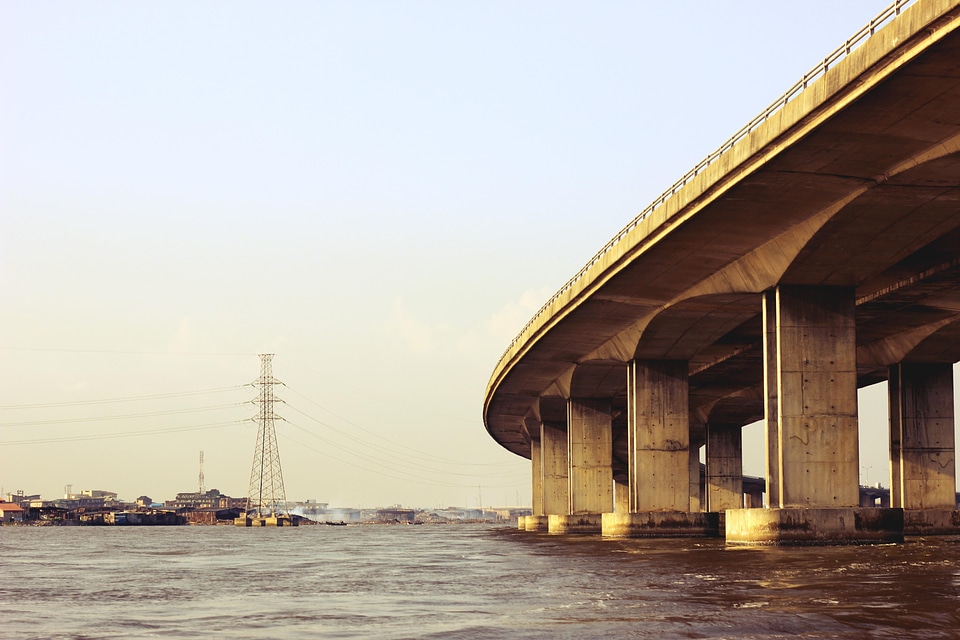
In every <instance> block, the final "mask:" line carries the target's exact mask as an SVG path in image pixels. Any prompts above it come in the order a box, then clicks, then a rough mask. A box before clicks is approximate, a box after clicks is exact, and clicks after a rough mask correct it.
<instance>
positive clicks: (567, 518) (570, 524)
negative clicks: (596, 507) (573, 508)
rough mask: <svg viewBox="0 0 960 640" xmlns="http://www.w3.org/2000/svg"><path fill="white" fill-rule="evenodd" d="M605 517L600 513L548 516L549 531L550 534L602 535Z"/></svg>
mask: <svg viewBox="0 0 960 640" xmlns="http://www.w3.org/2000/svg"><path fill="white" fill-rule="evenodd" d="M604 515H605V514H600V513H578V514H576V515H553V514H551V515H550V516H548V517H549V522H548V524H547V530H548V531H549V532H550V533H600V532H601V531H602V528H603V516H604Z"/></svg>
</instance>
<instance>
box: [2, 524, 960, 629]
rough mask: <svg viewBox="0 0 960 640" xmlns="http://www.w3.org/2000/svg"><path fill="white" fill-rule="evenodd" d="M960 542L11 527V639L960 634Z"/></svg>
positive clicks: (6, 620) (438, 528) (6, 587)
mask: <svg viewBox="0 0 960 640" xmlns="http://www.w3.org/2000/svg"><path fill="white" fill-rule="evenodd" d="M958 609H960V538H957V537H952V538H939V539H937V538H930V539H909V540H908V542H906V543H903V544H899V545H882V546H861V547H827V548H811V547H806V548H773V547H768V548H731V547H726V546H725V545H724V543H723V542H722V541H719V540H707V541H704V540H698V541H695V540H610V539H602V538H599V537H593V536H551V535H548V534H534V533H527V532H522V531H517V530H516V529H511V528H503V527H493V526H483V525H459V526H456V525H448V526H444V525H423V526H399V525H397V526H389V525H373V526H347V527H330V526H314V527H297V528H280V529H276V528H273V529H265V528H249V529H246V528H234V527H128V528H112V527H2V528H0V637H2V638H78V639H79V638H155V637H163V638H211V637H223V638H264V637H269V638H377V639H379V640H387V639H391V638H597V637H610V638H794V637H802V638H886V637H897V638H924V639H927V638H960V612H958Z"/></svg>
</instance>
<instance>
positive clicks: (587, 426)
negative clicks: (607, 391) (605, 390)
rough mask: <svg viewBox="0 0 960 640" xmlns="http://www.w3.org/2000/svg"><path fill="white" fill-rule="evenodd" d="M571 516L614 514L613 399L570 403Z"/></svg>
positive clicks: (575, 399) (568, 406) (588, 399)
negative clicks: (611, 406) (611, 403)
mask: <svg viewBox="0 0 960 640" xmlns="http://www.w3.org/2000/svg"><path fill="white" fill-rule="evenodd" d="M567 444H568V447H569V451H570V459H569V464H570V471H569V476H570V510H569V513H570V514H571V515H577V514H584V513H611V512H613V417H612V412H611V408H610V400H608V399H594V398H571V399H570V401H569V402H568V403H567Z"/></svg>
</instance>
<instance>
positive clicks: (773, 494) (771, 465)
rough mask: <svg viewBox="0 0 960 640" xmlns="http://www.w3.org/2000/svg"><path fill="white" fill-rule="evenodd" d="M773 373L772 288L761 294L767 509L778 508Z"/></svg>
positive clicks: (774, 327)
mask: <svg viewBox="0 0 960 640" xmlns="http://www.w3.org/2000/svg"><path fill="white" fill-rule="evenodd" d="M777 371H778V367H777V292H776V290H775V289H774V290H771V291H767V292H766V293H764V294H763V411H764V423H765V427H766V428H765V430H764V436H765V442H766V448H767V506H769V507H774V508H775V507H780V506H782V505H781V504H780V426H779V425H780V412H779V411H778V408H777V393H778V392H777ZM755 506H759V505H755Z"/></svg>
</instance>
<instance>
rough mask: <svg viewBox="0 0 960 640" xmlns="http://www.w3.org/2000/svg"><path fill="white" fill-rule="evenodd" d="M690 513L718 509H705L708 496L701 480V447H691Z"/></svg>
mask: <svg viewBox="0 0 960 640" xmlns="http://www.w3.org/2000/svg"><path fill="white" fill-rule="evenodd" d="M689 453H690V455H689V460H690V512H691V513H696V512H698V511H704V510H706V511H716V509H704V507H706V505H707V501H706V496H705V495H704V494H703V491H702V490H701V489H702V488H703V483H702V482H701V478H700V447H697V446H691V447H690V452H689Z"/></svg>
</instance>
